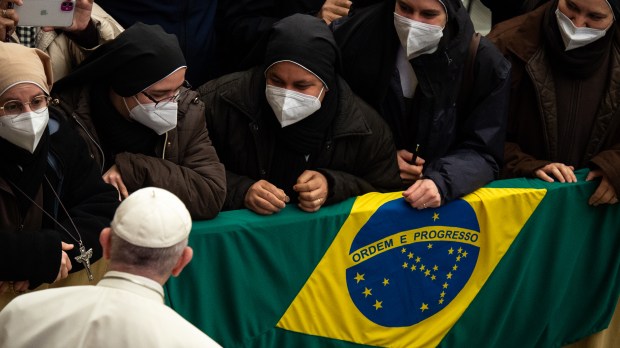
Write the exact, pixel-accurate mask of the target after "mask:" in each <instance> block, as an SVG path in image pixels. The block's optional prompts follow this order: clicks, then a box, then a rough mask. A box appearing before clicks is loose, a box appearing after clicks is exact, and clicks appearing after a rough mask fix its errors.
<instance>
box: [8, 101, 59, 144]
mask: <svg viewBox="0 0 620 348" xmlns="http://www.w3.org/2000/svg"><path fill="white" fill-rule="evenodd" d="M49 119H50V116H49V112H48V110H47V109H46V110H45V111H43V112H41V113H36V112H34V111H30V112H24V113H21V114H19V115H15V116H2V117H0V137H2V138H4V139H6V140H7V141H9V142H10V143H12V144H14V145H16V146H19V147H21V148H22V149H25V150H28V151H29V152H30V153H34V150H35V149H36V148H37V145H39V141H40V140H41V137H42V136H43V132H44V131H45V127H47V122H48V121H49Z"/></svg>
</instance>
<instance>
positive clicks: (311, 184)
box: [293, 180, 319, 193]
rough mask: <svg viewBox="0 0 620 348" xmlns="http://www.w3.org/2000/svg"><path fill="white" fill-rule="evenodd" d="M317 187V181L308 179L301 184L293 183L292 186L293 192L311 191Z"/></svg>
mask: <svg viewBox="0 0 620 348" xmlns="http://www.w3.org/2000/svg"><path fill="white" fill-rule="evenodd" d="M318 188H319V183H318V181H314V180H312V181H308V182H306V183H301V184H299V183H298V184H295V186H293V190H295V192H300V193H301V192H312V191H316V190H317V189H318Z"/></svg>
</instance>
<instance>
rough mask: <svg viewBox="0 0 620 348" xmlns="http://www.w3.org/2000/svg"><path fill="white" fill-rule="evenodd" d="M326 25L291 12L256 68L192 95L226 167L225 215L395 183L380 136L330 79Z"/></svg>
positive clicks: (333, 72) (370, 115) (368, 114)
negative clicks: (201, 108)
mask: <svg viewBox="0 0 620 348" xmlns="http://www.w3.org/2000/svg"><path fill="white" fill-rule="evenodd" d="M338 63H339V52H338V47H337V46H336V43H335V42H334V39H333V36H332V33H331V31H330V30H329V28H328V27H327V25H326V24H325V23H324V22H323V21H321V20H320V19H318V18H315V17H312V16H309V15H301V14H296V15H293V16H290V17H287V18H285V19H283V20H281V21H279V22H277V23H276V24H275V25H274V27H273V29H272V33H271V35H270V38H269V42H268V44H267V49H266V57H265V64H264V65H261V66H257V67H255V68H253V69H251V70H248V71H245V72H240V73H234V74H231V75H227V76H224V77H221V78H220V79H218V80H214V81H211V82H209V83H207V84H205V85H203V86H201V87H200V88H199V89H198V90H199V92H200V94H201V98H202V100H203V101H204V102H205V105H206V106H207V108H206V118H207V125H208V127H209V133H210V134H211V137H212V139H213V142H214V144H215V147H216V149H217V151H218V154H219V155H220V158H221V159H222V162H223V163H224V165H225V166H226V174H227V183H228V195H227V198H226V203H225V206H224V208H225V209H239V208H243V207H246V208H249V209H251V210H253V211H254V212H257V213H259V214H272V213H275V212H278V211H279V210H280V209H282V208H284V206H285V204H286V203H287V202H289V201H290V202H292V203H297V204H298V206H299V207H300V208H301V209H302V210H305V211H316V210H318V209H320V207H321V206H323V205H324V204H330V203H335V202H339V201H342V200H344V199H346V198H348V197H352V196H357V195H361V194H363V193H367V192H370V191H377V190H396V189H398V188H399V187H400V185H401V181H400V178H399V176H398V167H397V166H396V163H395V162H394V160H393V159H394V156H395V154H396V151H395V148H394V145H393V142H392V137H391V134H390V131H389V129H388V128H387V126H386V125H385V123H384V122H383V121H382V120H381V119H380V117H379V116H378V115H377V114H376V112H375V111H373V110H372V109H371V108H370V107H369V106H368V105H366V104H365V103H364V102H362V101H361V100H360V99H359V98H357V97H356V96H355V95H353V93H351V90H350V89H349V87H348V86H347V84H346V83H345V82H344V81H343V80H342V79H341V78H340V77H339V76H338V68H337V67H338Z"/></svg>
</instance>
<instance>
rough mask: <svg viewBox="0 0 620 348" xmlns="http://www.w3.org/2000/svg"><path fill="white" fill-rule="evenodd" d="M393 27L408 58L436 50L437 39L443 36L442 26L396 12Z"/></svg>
mask: <svg viewBox="0 0 620 348" xmlns="http://www.w3.org/2000/svg"><path fill="white" fill-rule="evenodd" d="M394 28H396V33H397V34H398V39H399V40H400V44H401V45H402V46H403V48H404V49H405V53H406V54H407V59H409V60H410V59H413V58H415V57H418V56H420V55H423V54H430V53H433V52H435V51H437V47H438V46H439V40H441V38H442V37H443V28H442V27H440V26H438V25H432V24H426V23H422V22H418V21H414V20H413V19H409V18H407V17H403V16H401V15H399V14H398V13H396V12H394Z"/></svg>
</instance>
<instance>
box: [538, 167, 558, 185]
mask: <svg viewBox="0 0 620 348" xmlns="http://www.w3.org/2000/svg"><path fill="white" fill-rule="evenodd" d="M536 176H537V177H538V178H539V179H541V180H544V181H546V182H554V181H555V180H553V178H552V177H550V176H549V175H547V173H545V172H544V171H543V170H542V169H538V170H537V171H536Z"/></svg>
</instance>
